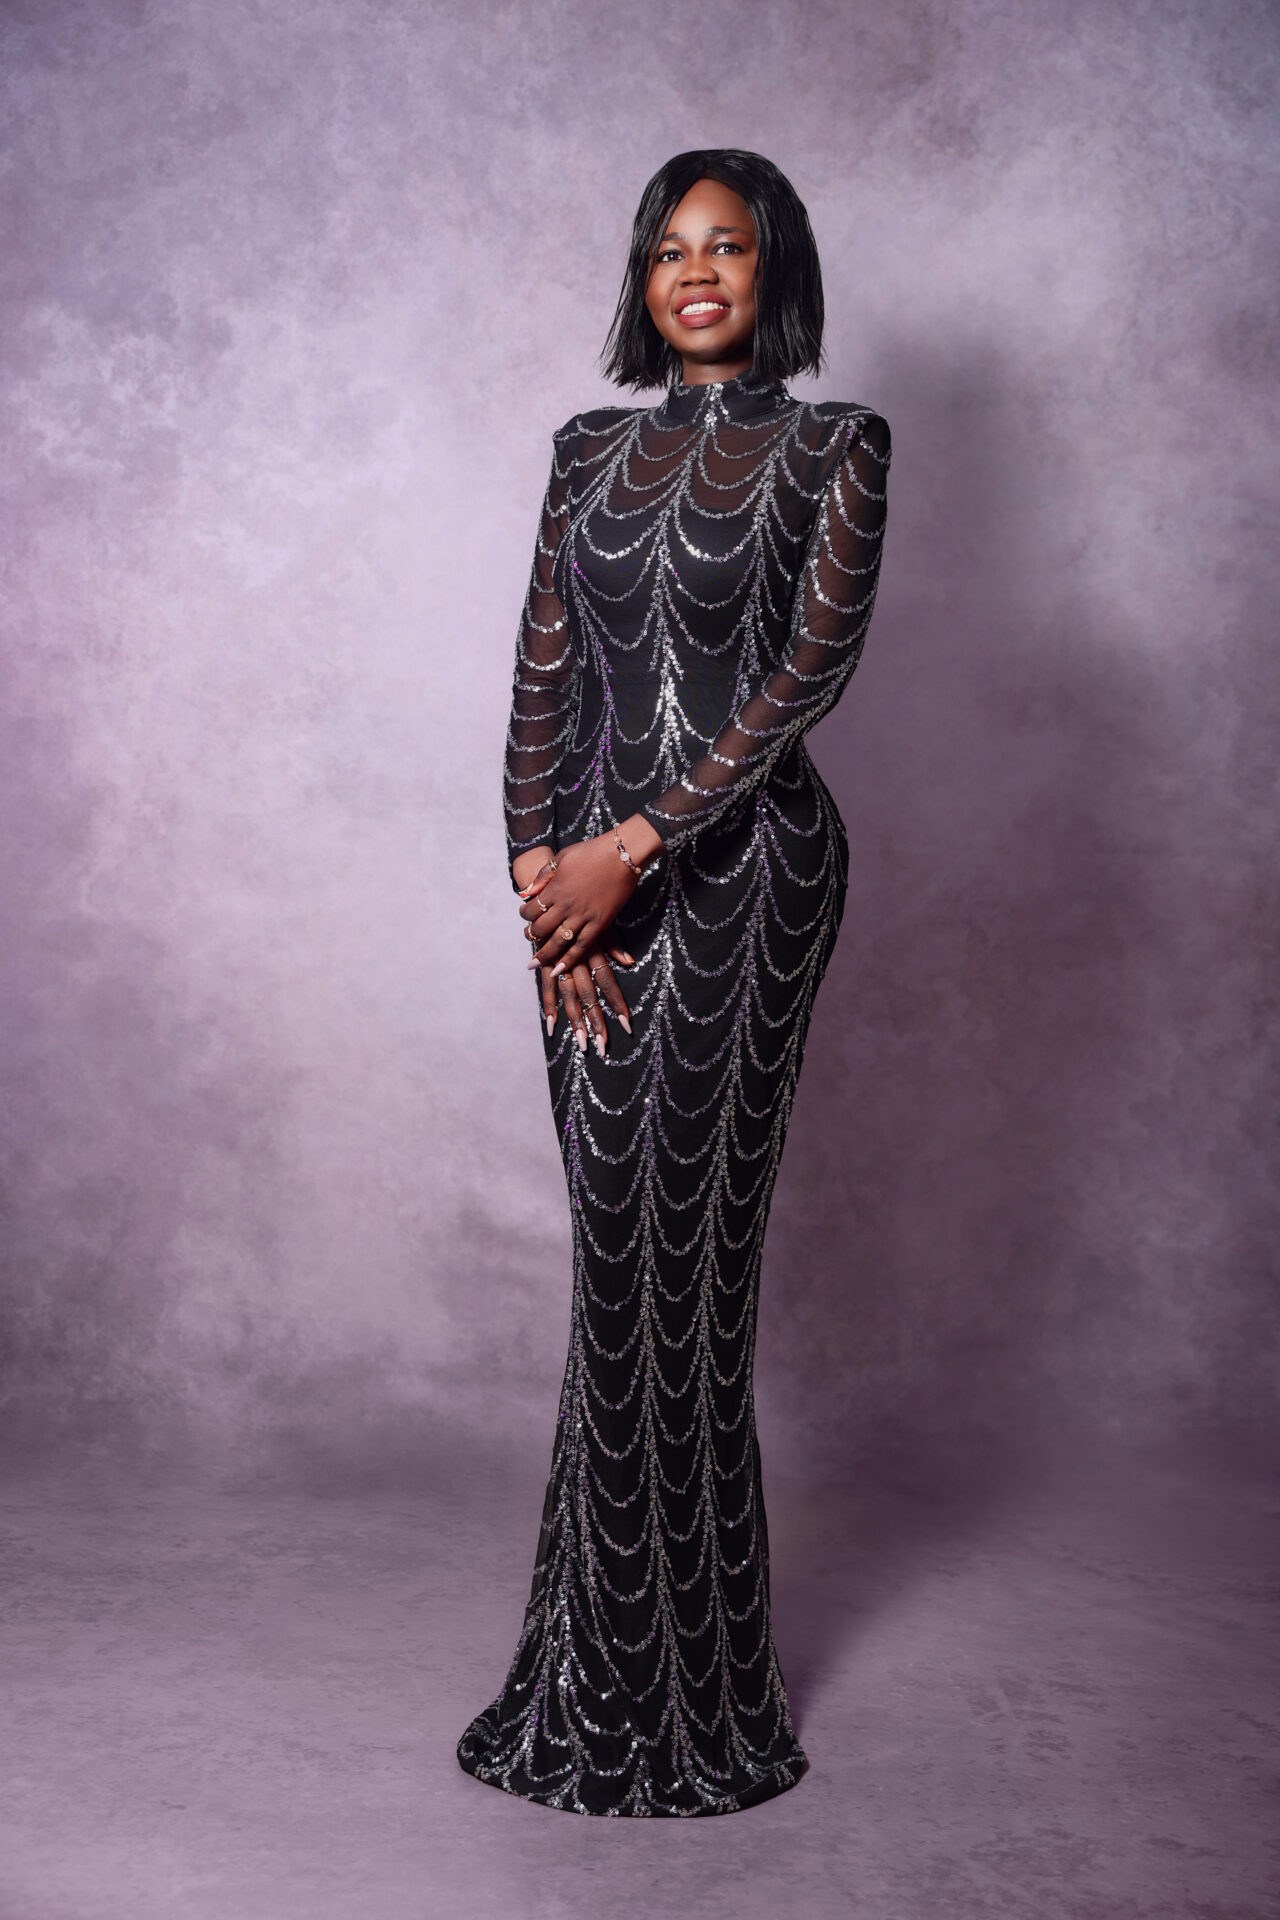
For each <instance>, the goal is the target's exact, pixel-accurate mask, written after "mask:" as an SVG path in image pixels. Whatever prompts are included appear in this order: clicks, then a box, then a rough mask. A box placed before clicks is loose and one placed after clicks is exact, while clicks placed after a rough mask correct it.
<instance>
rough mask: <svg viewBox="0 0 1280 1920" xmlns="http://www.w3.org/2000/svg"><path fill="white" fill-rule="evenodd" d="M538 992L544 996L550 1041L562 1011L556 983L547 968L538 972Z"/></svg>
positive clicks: (543, 1004)
mask: <svg viewBox="0 0 1280 1920" xmlns="http://www.w3.org/2000/svg"><path fill="white" fill-rule="evenodd" d="M538 973H539V978H538V991H539V993H541V995H542V1017H543V1019H544V1020H545V1021H546V1023H547V1037H548V1039H549V1038H550V1037H551V1035H552V1034H553V1033H554V1032H555V1030H556V1015H557V1014H558V1013H559V1011H560V996H559V994H558V993H557V992H556V983H555V981H554V980H553V979H552V978H551V975H550V974H549V973H548V972H547V970H546V968H545V967H540V968H539V970H538Z"/></svg>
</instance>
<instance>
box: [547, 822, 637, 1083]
mask: <svg viewBox="0 0 1280 1920" xmlns="http://www.w3.org/2000/svg"><path fill="white" fill-rule="evenodd" d="M619 831H620V832H621V834H622V838H623V843H624V845H625V846H626V848H627V851H628V853H630V854H631V857H632V859H633V860H635V861H636V863H637V865H639V864H641V863H642V862H643V861H644V860H647V859H649V858H651V857H652V855H653V854H655V853H657V852H660V851H661V849H662V841H661V840H660V839H659V837H658V835H657V833H656V832H655V831H654V829H653V828H652V826H650V824H649V822H648V821H647V820H646V819H645V818H644V816H643V815H642V814H641V815H633V816H632V818H631V819H630V820H627V821H624V822H623V823H622V825H621V827H620V829H619ZM535 859H538V860H539V864H538V866H537V868H536V871H535V872H534V873H533V874H532V875H531V876H528V877H526V879H525V884H524V885H523V886H522V887H521V889H520V900H521V905H520V916H521V918H522V919H523V920H524V921H525V922H526V926H525V937H526V938H527V939H528V940H529V942H530V944H531V945H532V947H533V951H534V957H533V959H532V960H530V962H529V965H530V966H531V967H538V968H540V969H541V979H540V982H539V984H540V987H541V990H542V1011H543V1015H544V1017H545V1019H546V1023H547V1032H548V1033H549V1034H550V1033H552V1032H554V1030H555V1024H556V1016H557V1013H558V1011H559V1001H563V1004H564V1010H565V1012H566V1014H567V1015H568V1017H569V1022H570V1025H571V1026H572V1027H573V1030H574V1035H575V1038H576V1039H577V1043H578V1046H579V1047H580V1048H581V1049H582V1050H583V1051H584V1052H585V1050H586V1046H587V1040H588V1037H590V1038H591V1039H593V1040H594V1041H595V1046H596V1052H597V1053H599V1054H600V1055H601V1056H602V1057H603V1055H604V1053H605V1051H606V1048H607V1045H608V1035H607V1029H606V1026H605V1019H604V1012H603V1009H602V1007H601V1004H600V1003H601V1001H603V1002H604V1003H605V1005H607V1006H609V1007H610V1008H612V1010H613V1012H614V1013H615V1014H616V1015H617V1017H618V1020H619V1022H620V1023H621V1025H622V1026H623V1027H624V1028H625V1030H626V1031H627V1032H628V1033H630V1031H631V1021H630V1019H629V1018H628V1010H627V1003H626V1000H625V999H624V998H623V994H622V989H621V987H620V986H619V985H618V982H617V979H616V977H615V975H614V971H613V963H614V962H617V963H619V964H621V965H622V966H627V967H629V966H634V964H635V961H634V959H633V957H632V955H631V954H629V953H628V952H627V950H626V948H625V947H621V946H618V945H616V944H615V943H613V942H611V941H609V940H608V938H607V934H608V929H609V928H610V926H611V925H612V923H613V921H614V919H615V918H616V916H617V915H618V914H619V913H620V912H621V910H622V908H623V907H624V906H625V905H626V903H627V901H628V900H629V899H630V898H631V895H632V894H633V893H634V892H635V890H636V887H637V886H638V885H639V875H638V874H637V873H636V872H635V870H634V869H633V868H631V867H629V866H628V865H627V863H626V861H624V860H623V859H622V857H621V856H620V854H619V852H618V846H617V842H616V841H615V839H614V837H613V833H612V830H610V831H609V832H607V833H602V834H597V835H596V836H595V838H594V839H591V840H576V841H574V842H573V843H572V845H570V846H567V847H565V848H563V849H562V850H561V851H560V852H559V853H558V854H552V852H551V850H550V849H549V848H545V847H542V848H534V849H531V850H530V851H529V852H527V853H525V854H522V855H521V856H520V857H519V859H518V860H517V861H516V862H515V864H514V866H513V868H512V878H513V879H515V880H516V881H517V882H519V880H520V879H521V863H522V862H524V863H532V862H533V861H534V860H535ZM525 872H526V874H527V864H526V867H525ZM557 989H558V991H559V1000H558V999H557Z"/></svg>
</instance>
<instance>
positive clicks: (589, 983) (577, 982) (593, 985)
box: [566, 961, 609, 1060]
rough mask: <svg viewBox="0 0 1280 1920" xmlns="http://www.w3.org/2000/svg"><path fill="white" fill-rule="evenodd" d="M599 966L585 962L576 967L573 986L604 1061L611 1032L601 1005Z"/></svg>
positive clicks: (598, 1051) (597, 1050)
mask: <svg viewBox="0 0 1280 1920" xmlns="http://www.w3.org/2000/svg"><path fill="white" fill-rule="evenodd" d="M598 964H599V963H598V962H597V965H596V966H594V967H593V966H589V965H588V964H587V963H586V962H585V961H584V962H583V964H582V965H581V966H579V967H575V968H574V971H573V984H574V986H575V988H576V989H577V993H578V1000H579V1002H580V1003H581V1006H582V1011H583V1013H584V1014H585V1016H586V1022H587V1031H588V1032H589V1033H590V1035H591V1038H592V1040H593V1041H594V1042H595V1049H596V1052H597V1053H598V1054H599V1055H600V1058H601V1059H602V1060H603V1059H604V1056H605V1054H606V1052H607V1051H608V1047H609V1031H608V1028H607V1027H606V1025H605V1018H604V1008H603V1007H602V1006H601V1004H600V991H599V979H598ZM566 978H567V976H566Z"/></svg>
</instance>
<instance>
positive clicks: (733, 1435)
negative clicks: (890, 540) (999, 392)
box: [458, 373, 890, 1815]
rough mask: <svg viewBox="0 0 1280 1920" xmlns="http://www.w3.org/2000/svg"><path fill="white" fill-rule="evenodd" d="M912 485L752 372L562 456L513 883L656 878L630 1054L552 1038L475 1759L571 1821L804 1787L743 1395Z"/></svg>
mask: <svg viewBox="0 0 1280 1920" xmlns="http://www.w3.org/2000/svg"><path fill="white" fill-rule="evenodd" d="M889 460H890V439H889V430H888V427H887V425H886V424H885V421H884V420H883V418H882V417H881V416H880V415H879V414H877V413H875V412H874V411H872V410H871V409H870V408H867V407H862V406H856V405H851V404H846V403H843V402H833V401H825V402H821V403H816V404H815V403H810V402H802V401H799V400H797V399H796V398H795V397H794V396H793V395H792V394H790V393H789V392H788V390H787V389H786V387H785V386H784V385H783V384H782V383H781V382H778V381H770V380H765V379H762V378H760V377H758V376H756V375H755V374H754V373H748V374H744V375H740V376H738V377H737V378H734V379H731V380H723V381H718V382H713V383H711V384H708V385H705V386H685V385H681V384H675V385H673V386H671V387H669V388H668V389H667V391H666V394H665V397H664V398H663V400H662V401H661V402H660V403H659V404H658V405H656V406H652V407H648V408H627V407H606V408H601V409H598V410H596V411H593V412H588V413H584V414H580V415H578V416H577V417H576V418H575V419H573V420H570V421H568V422H567V423H566V425H564V426H563V427H561V428H560V429H559V431H558V432H557V433H556V435H555V450H554V458H553V463H552V469H551V477H550V480H549V482H548V487H547V493H546V498H545V501H544V506H543V516H542V522H541V528H540V533H539V537H538V542H537V549H536V552H535V556H534V563H533V572H532V578H531V581H530V586H529V594H528V598H527V600H526V604H525V610H524V617H523V620H522V622H521V627H520V633H519V639H518V643H517V649H516V667H515V677H514V688H513V697H512V712H511V724H510V730H509V733H508V738H507V749H506V760H505V787H504V794H505V816H506V829H507V843H508V853H509V857H510V858H511V859H512V860H514V858H515V856H516V855H517V854H518V853H520V852H521V851H522V850H524V849H526V848H529V847H535V846H539V845H544V844H549V845H552V846H554V847H556V848H561V847H564V846H567V845H568V844H569V843H571V842H572V841H575V840H582V839H586V838H588V837H590V836H591V835H594V834H597V833H601V832H605V831H607V830H608V828H609V826H610V824H611V823H612V822H613V821H615V820H623V819H625V818H626V817H627V816H628V815H629V814H632V813H635V812H642V813H644V815H645V816H646V817H647V818H648V819H649V820H651V821H652V823H653V825H654V826H655V828H656V829H657V831H658V833H659V834H660V835H661V837H662V839H663V841H664V843H665V851H664V852H662V853H660V854H659V855H658V857H657V859H656V860H655V861H654V862H652V863H651V865H650V867H649V868H648V870H647V871H646V873H645V875H644V878H643V879H642V880H641V882H640V884H639V885H638V886H637V888H636V890H635V892H634V894H633V895H632V897H631V899H630V900H629V901H628V903H627V905H626V907H625V908H624V909H623V910H622V912H621V914H620V915H619V917H618V919H617V920H616V921H615V923H614V926H615V930H616V934H617V937H618V940H619V943H620V944H621V945H623V946H625V947H626V948H627V949H628V951H629V952H631V953H632V954H633V955H634V956H635V965H634V966H633V967H630V968H619V969H618V974H619V979H620V982H621V984H622V988H623V992H624V994H625V996H626V999H627V1001H628V1005H629V1009H630V1018H631V1023H632V1032H631V1034H630V1035H628V1034H627V1033H626V1032H625V1031H624V1030H623V1028H622V1027H621V1026H620V1025H619V1023H618V1021H617V1019H616V1018H614V1017H613V1016H612V1015H610V1017H609V1035H608V1051H607V1053H606V1055H605V1056H604V1058H601V1057H599V1056H598V1055H597V1053H596V1050H595V1048H594V1047H588V1049H587V1050H586V1052H582V1051H581V1050H580V1049H579V1048H578V1046H577V1045H576V1043H575V1039H574V1035H573V1032H572V1029H571V1028H570V1026H569V1023H568V1021H567V1020H566V1019H565V1018H564V1016H563V1014H562V1015H561V1017H560V1019H559V1020H558V1021H557V1024H556V1030H555V1032H554V1034H553V1035H551V1036H547V1035H546V1031H545V1027H544V1026H542V1025H541V1023H540V1031H541V1032H542V1033H543V1035H544V1046H545V1049H546V1059H547V1072H548V1077H549V1081H550V1089H551V1102H552V1108H553V1111H554V1115H555V1121H556V1126H557V1130H558V1135H559V1140H560V1147H561V1152H562V1155H563V1159H564V1167H565V1173H566V1177H567V1181H568V1188H569V1198H570V1211H571V1220H572V1229H573V1290H572V1304H571V1315H570V1336H569V1354H568V1362H567V1365H566V1369H565V1374H564V1383H563V1387H562V1390H561V1395H560V1405H559V1420H558V1424H557V1428H556V1434H555V1442H554V1447H553V1450H552V1463H551V1471H550V1480H549V1484H548V1487H547V1496H546V1502H545V1506H544V1509H543V1517H542V1527H541V1533H540V1537H539V1540H538V1545H537V1553H536V1559H535V1567H534V1574H533V1585H532V1590H531V1593H530V1598H529V1603H528V1606H527V1608H526V1611H525V1616H524V1624H523V1629H522V1631H521V1633H520V1636H519V1640H518V1643H517V1646H516V1650H515V1655H514V1658H513V1659H512V1662H511V1666H510V1669H509V1671H508V1673H507V1676H506V1680H505V1682H504V1683H503V1687H502V1691H501V1692H500V1693H499V1695H498V1697H497V1699H496V1700H494V1701H493V1703H492V1704H491V1705H490V1706H489V1707H487V1708H486V1709H485V1711H484V1712H483V1713H481V1714H479V1715H478V1716H477V1718H476V1719H475V1720H473V1721H472V1723H471V1725H470V1726H469V1727H468V1728H467V1730H466V1732H465V1733H464V1734H463V1736H462V1738H461V1740H460V1742H459V1744H458V1758H459V1761H460V1763H461V1765H462V1766H463V1767H464V1768H465V1769H466V1771H467V1772H469V1773H472V1774H474V1775H475V1776H476V1777H477V1778H478V1779H481V1780H484V1781H487V1782H489V1783H490V1784H492V1785H493V1786H497V1787H501V1788H504V1789H505V1790H506V1791H507V1792H509V1793H513V1794H517V1795H520V1796H521V1797H523V1798H525V1799H528V1800H536V1801H541V1802H543V1803H545V1804H546V1805H549V1806H553V1807H561V1808H565V1809H568V1810H571V1811H574V1812H579V1813H591V1814H623V1815H689V1814H711V1813H725V1812H729V1811H731V1810H733V1809H736V1808H741V1807H746V1806H750V1805H753V1804H755V1803H756V1802H758V1801H761V1800H766V1799H769V1798H771V1797H772V1796H773V1795H774V1794H776V1793H780V1792H782V1791H783V1790H784V1789H785V1788H787V1787H789V1786H791V1785H793V1784H794V1783H795V1781H796V1780H797V1779H798V1777H799V1775H800V1772H801V1771H802V1770H803V1768H804V1766H805V1764H806V1763H805V1755H804V1752H803V1750H802V1748H801V1747H800V1745H799V1743H798V1741H797V1739H796V1736H795V1732H794V1730H793V1728H792V1724H791V1717H790V1713H789V1710H788V1704H787V1696H786V1690H785V1687H784V1685H783V1680H782V1675H781V1672H780V1671H779V1667H778V1660H777V1656H776V1653H775V1651H774V1644H773V1634H772V1629H771V1625H770V1614H769V1546H768V1534H767V1531H766V1525H765V1510H764V1502H763V1497H762V1491H761V1479H760V1456H759V1449H758V1446H757V1442H756V1427H755V1410H754V1402H753V1397H752V1366H753V1360H754V1352H755V1334H756V1306H757V1298H758V1289H759V1276H760V1257H761V1250H762V1245H763V1239H764V1231H765V1223H766V1220H767V1217H768V1212H769V1205H770V1200H771V1197H772V1192H773V1185H774V1179H775V1176H776V1174H777V1170H778V1163H779V1159H780V1156H781V1153H782V1148H783V1142H784V1139H785V1136H786V1131H787V1123H788V1120H789V1118H790V1114H791V1106H792V1099H793V1095H794V1092H795V1087H796V1080H797V1075H798V1073H799V1069H800V1063H801V1058H802V1055H803V1052H804V1044H805V1035H806V1032H807V1029H808V1025H809V1018H810V1013H811V1011H812V1007H813V1000H814V994H815V991H816V989H817V986H818V983H819V981H820V980H821V978H822V975H823V972H824V971H825V968H826V965H827V962H828V959H829V957H830V954H831V950H832V946H833V943H834V940H835V937H836V932H837V929H838V927H839V923H840V917H841V914H842V911H843V907H844V898H845V890H846V883H847V875H848V844H847V840H846V835H845V829H844V824H843V822H842V821H841V818H840V815H839V813H838V812H837V810H836V806H835V803H834V801H833V800H832V797H831V795H830V793H829V792H828V790H827V788H826V786H825V785H824V784H823V782H822V780H821V779H820V778H819V776H818V774H817V771H816V769H815V768H814V765H813V762H812V760H811V759H810V756H809V753H808V750H807V748H806V745H805V742H804V738H803V736H804V734H805V733H806V731H807V730H808V729H809V728H810V727H811V726H812V725H813V723H814V722H815V721H816V720H818V719H819V718H820V717H821V715H822V714H824V713H826V712H827V711H828V710H829V709H830V707H831V706H832V705H833V704H834V702H835V701H836V700H837V699H838V698H839V696H840V694H841V692H842V691H843V689H844V686H845V684H846V682H847V681H848V679H849V677H850V675H851V674H852V672H853V670H854V667H855V666H856V664H857V661H858V657H859V654H860V652H861V649H862V644H863V639H864V636H865V634H866V630H867V625H868V622H869V620H870V618H871V610H872V604H873V601H874V598H875V591H876V583H877V578H878V574H879V565H880V548H881V542H882V535H883V529H884V522H885V511H886V475H887V472H888V467H889ZM536 979H537V976H536V975H531V980H533V981H536ZM602 1004H603V1003H602ZM538 1008H539V1012H538V1017H539V1020H540V1022H541V1003H540V1001H539V1003H538ZM531 1017H532V1016H531Z"/></svg>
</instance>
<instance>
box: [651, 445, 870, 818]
mask: <svg viewBox="0 0 1280 1920" xmlns="http://www.w3.org/2000/svg"><path fill="white" fill-rule="evenodd" d="M891 453H892V448H891V441H890V434H889V427H888V423H887V422H886V421H885V420H884V419H883V418H882V417H881V415H879V414H878V413H861V414H855V415H853V416H852V417H850V418H848V419H847V420H845V421H844V422H842V424H841V430H840V440H839V446H838V450H837V452H836V453H835V454H834V455H831V454H828V455H827V457H826V465H825V470H824V474H823V477H822V481H821V490H820V498H819V503H818V511H817V515H816V518H815V521H814V525H813V529H812V532H811V534H810V537H809V541H808V545H807V548H806V551H805V557H804V562H803V566H802V568H801V572H800V575H799V577H798V579H797V583H796V594H795V602H794V606H793V611H792V618H791V630H790V637H789V640H788V645H787V649H786V653H785V655H784V657H783V659H782V660H781V661H780V663H779V664H778V666H777V667H776V668H775V669H774V670H773V671H772V672H769V673H763V674H761V675H759V676H758V678H757V679H756V681H755V683H754V684H753V685H751V686H749V687H748V689H747V691H746V693H745V695H743V696H742V697H740V698H739V701H738V705H737V708H736V710H735V712H734V714H733V716H732V718H731V719H730V720H729V721H728V722H727V723H726V724H725V726H723V727H722V728H721V730H720V732H719V733H718V734H717V735H716V738H715V739H714V740H713V742H712V743H711V746H710V748H709V749H708V750H707V751H706V752H705V753H704V754H702V755H701V756H700V757H699V758H698V759H697V760H696V761H695V762H694V763H693V764H692V766H690V767H689V768H688V769H687V770H686V772H684V773H683V774H682V775H681V777H680V779H679V780H678V781H677V783H676V784H675V785H674V786H672V787H669V788H668V789H667V791H666V792H665V793H663V794H661V795H660V796H659V797H658V798H657V799H656V800H651V801H647V802H645V803H643V804H642V806H641V807H640V809H639V810H640V812H642V813H643V814H644V816H645V818H646V819H647V820H649V821H650V822H651V824H652V825H653V826H654V828H655V829H656V830H657V832H658V833H659V834H660V835H661V836H662V839H663V841H664V842H665V844H666V846H667V847H668V849H671V848H674V847H678V846H681V845H683V844H684V843H685V842H686V841H688V840H690V839H692V838H693V836H694V835H695V834H697V833H699V832H701V830H702V829H703V828H704V827H706V826H708V825H709V824H710V823H711V822H712V821H713V820H715V819H718V818H719V816H720V815H721V814H722V813H724V812H725V811H726V810H727V809H728V808H729V807H731V806H733V805H735V804H736V803H737V802H738V801H739V800H741V799H742V798H743V797H744V796H745V795H746V794H748V793H749V792H751V790H752V789H753V788H754V787H757V786H758V785H759V784H760V783H761V781H763V780H764V778H765V777H766V775H767V774H768V772H769V770H770V768H771V767H773V766H774V765H775V763H776V762H777V760H778V759H779V758H780V756H781V755H782V754H783V753H784V752H785V751H786V749H787V748H788V747H789V746H791V745H792V743H793V742H794V741H796V740H797V739H799V738H800V736H801V735H802V734H804V733H807V732H808V730H809V729H810V727H812V726H814V725H815V724H816V723H817V721H819V720H820V719H821V718H822V716H823V714H824V713H827V712H829V711H830V709H831V708H832V707H833V706H834V705H835V703H836V701H837V700H838V699H839V698H840V695H841V694H842V693H843V691H844V689H845V687H846V685H847V684H848V682H849V679H850V676H851V675H852V673H853V670H854V668H855V667H856V666H857V664H858V659H859V656H860V655H861V652H862V646H863V642H864V640H865V638H866V632H867V627H868V626H869V624H870V621H871V612H872V608H873V606H874V604H875V597H876V586H877V583H878V580H879V574H880V552H881V546H882V544H883V539H884V526H885V515H886V512H887V485H886V482H887V477H888V471H889V463H890V458H891Z"/></svg>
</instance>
